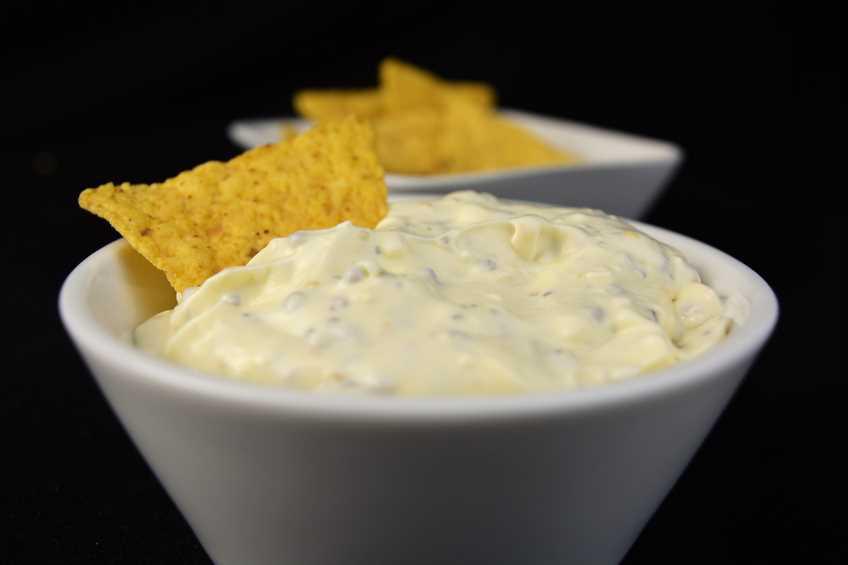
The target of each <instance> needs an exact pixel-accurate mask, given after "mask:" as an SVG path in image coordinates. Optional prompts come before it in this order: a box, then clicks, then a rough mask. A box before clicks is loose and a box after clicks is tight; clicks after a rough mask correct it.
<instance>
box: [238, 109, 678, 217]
mask: <svg viewBox="0 0 848 565" xmlns="http://www.w3.org/2000/svg"><path fill="white" fill-rule="evenodd" d="M501 113H502V114H503V116H504V117H506V118H508V119H510V120H513V121H515V122H516V123H518V124H521V125H522V126H524V127H526V128H528V129H530V130H532V131H534V132H535V133H536V134H538V135H539V136H540V137H542V138H543V139H545V140H547V141H548V142H549V143H551V144H552V145H555V146H558V147H562V148H564V149H568V150H570V151H573V152H575V153H577V154H578V155H580V156H581V157H582V159H583V162H581V163H579V164H576V165H568V166H553V167H527V168H521V169H512V170H506V171H498V172H488V173H465V174H455V175H431V176H410V175H396V174H387V175H386V184H388V186H389V188H390V189H391V190H392V192H393V193H395V194H398V193H400V192H427V193H446V192H453V191H454V190H478V191H480V192H490V193H492V194H494V195H495V196H499V197H501V198H512V199H519V200H534V201H536V202H547V203H550V204H557V205H561V206H579V207H584V206H585V207H589V208H598V209H600V210H604V211H605V212H609V213H610V214H616V215H619V216H624V217H626V218H639V217H641V216H642V215H643V214H644V213H645V212H646V211H647V210H648V208H649V207H650V205H651V204H652V203H653V202H654V200H656V198H657V196H659V194H660V192H661V190H662V188H663V187H664V186H665V184H666V183H667V181H668V180H669V179H670V178H671V176H672V174H673V173H674V171H675V170H676V169H677V167H678V165H679V164H680V162H681V161H682V158H683V156H682V151H681V150H680V148H679V147H677V146H676V145H674V144H671V143H668V142H665V141H660V140H656V139H649V138H645V137H638V136H635V135H629V134H625V133H621V132H615V131H611V130H606V129H601V128H597V127H594V126H589V125H585V124H579V123H576V122H570V121H565V120H560V119H556V118H550V117H545V116H538V115H534V114H530V113H527V112H521V111H516V110H503V111H502V112H501ZM284 125H288V126H291V127H293V128H295V129H296V130H299V131H302V130H304V129H306V128H308V127H309V122H308V121H306V120H303V119H298V118H277V119H265V120H242V121H237V122H233V123H232V124H230V126H229V128H228V134H229V137H230V139H231V140H232V141H233V142H234V143H235V144H236V145H238V146H240V147H243V148H245V149H246V148H250V147H256V146H258V145H264V144H266V143H273V142H275V141H277V140H279V136H280V130H281V128H282V127H283V126H284Z"/></svg>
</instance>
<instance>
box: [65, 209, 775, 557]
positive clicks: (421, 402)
mask: <svg viewBox="0 0 848 565" xmlns="http://www.w3.org/2000/svg"><path fill="white" fill-rule="evenodd" d="M640 227H642V228H643V229H644V230H645V231H647V232H648V233H650V234H652V235H653V236H655V237H657V238H659V239H661V240H662V241H665V242H667V243H669V244H671V245H673V246H675V247H677V248H678V249H680V250H681V251H682V252H683V253H685V255H686V256H687V257H688V258H689V259H690V260H691V261H692V262H693V263H694V264H695V265H696V266H698V268H699V269H700V270H701V272H702V274H703V275H704V277H705V279H706V280H707V281H708V282H709V283H710V284H712V285H713V286H714V287H716V288H717V289H718V290H719V291H724V292H731V291H736V292H739V293H741V295H742V296H743V297H744V298H745V299H746V300H747V301H748V303H749V312H748V316H747V320H746V321H745V323H744V324H743V325H741V326H739V327H735V328H734V330H733V331H732V332H731V334H730V335H729V336H728V338H727V339H726V340H725V341H724V342H723V343H721V344H720V345H718V346H717V347H716V348H714V349H712V350H710V351H708V352H707V353H706V354H704V355H703V356H701V357H699V358H697V359H694V360H692V361H689V362H685V363H681V364H679V365H677V366H674V367H671V368H669V369H667V370H664V371H661V372H657V373H654V374H650V375H646V376H643V377H641V378H636V379H634V380H631V381H628V382H623V383H619V384H613V385H608V386H604V387H600V388H596V389H592V390H582V391H577V392H564V393H556V394H541V395H526V396H512V397H506V398H462V399H460V398H454V399H399V398H361V397H347V396H329V395H320V394H309V393H297V392H290V391H286V390H283V389H276V388H267V387H262V386H257V385H251V384H246V383H239V382H235V381H231V380H227V379H223V378H220V379H219V378H216V377H210V376H207V375H203V374H200V373H198V372H196V371H193V370H191V369H187V368H183V367H179V366H176V365H173V364H171V363H169V362H167V361H164V360H161V359H157V358H154V357H151V356H148V355H146V354H144V353H142V352H141V351H139V350H136V349H134V348H133V347H132V346H131V345H130V343H129V342H128V340H127V336H128V334H129V332H130V330H131V329H132V328H133V327H134V326H135V325H136V324H138V323H139V322H141V321H142V320H144V319H145V318H147V317H148V316H150V315H152V314H153V313H155V312H156V311H158V310H161V309H163V308H167V307H169V306H170V303H171V302H173V293H172V291H171V290H170V288H169V287H168V286H167V284H166V283H165V281H164V278H163V277H162V276H161V275H160V274H159V273H158V272H157V271H155V270H154V269H153V268H152V267H150V266H149V265H148V264H147V263H146V262H145V261H144V260H143V259H141V258H140V257H139V256H138V255H136V254H135V252H133V251H132V250H131V249H130V248H129V247H128V245H127V244H126V243H124V242H123V241H116V242H114V243H112V244H110V245H107V246H106V247H104V248H102V249H100V250H99V251H97V252H96V253H94V254H93V255H91V256H90V257H89V258H88V259H86V260H85V261H83V262H82V263H81V264H80V265H79V266H78V267H77V268H76V269H75V270H74V271H73V272H72V273H71V274H70V276H68V278H67V280H66V281H65V284H64V286H63V288H62V292H61V296H60V311H61V316H62V320H63V322H64V324H65V327H66V328H67V330H68V332H69V333H70V335H71V337H72V338H73V341H74V343H75V344H76V346H77V347H78V348H79V350H80V352H81V353H82V356H83V358H84V359H85V361H86V363H87V364H88V366H89V367H90V369H91V371H92V373H93V374H94V376H95V378H96V379H97V382H98V383H99V385H100V387H101V389H102V390H103V392H104V394H105V395H106V398H107V399H108V401H109V403H110V404H111V406H112V408H113V409H114V411H115V413H116V414H117V415H118V417H119V418H120V420H121V422H122V423H123V425H124V426H125V427H126V429H127V431H128V432H129V434H130V436H131V437H132V439H133V441H134V442H135V443H136V445H137V446H138V448H139V450H140V451H141V453H142V454H143V455H144V457H145V458H146V460H147V461H148V462H149V464H150V466H151V467H152V468H153V470H154V471H155V473H156V475H157V476H158V477H159V479H160V480H161V482H162V484H163V485H164V487H165V489H166V490H167V491H168V493H169V494H170V496H171V497H172V498H173V499H174V501H175V502H176V504H177V506H178V507H179V509H180V510H181V511H182V512H183V514H184V515H185V517H186V519H187V520H188V523H189V524H190V525H191V527H192V528H193V529H194V532H195V533H196V534H197V536H198V538H199V539H200V542H201V543H202V544H203V547H204V548H205V549H206V551H207V552H208V553H209V555H210V556H211V557H212V559H213V560H214V561H215V562H217V563H237V564H253V563H257V564H259V563H292V564H297V565H301V564H310V565H317V564H321V565H328V564H341V563H344V564H367V565H375V564H384V563H385V564H407V563H422V564H427V565H432V564H435V563H462V564H463V565H472V564H486V565H491V564H493V563H498V564H500V563H504V564H506V563H516V564H521V565H528V564H534V563H545V564H547V563H557V564H567V563H575V564H581V565H588V564H612V563H616V562H618V561H619V560H620V559H621V558H622V557H623V556H624V554H625V552H626V551H627V549H628V548H629V547H630V545H631V544H632V543H633V541H634V540H635V539H636V537H637V535H638V534H639V532H640V530H641V529H642V527H643V526H644V524H645V523H646V522H647V520H648V518H649V517H650V516H651V514H652V513H653V512H654V510H655V509H656V508H657V506H658V505H659V503H660V501H661V500H662V499H663V497H664V496H665V495H666V493H667V492H668V491H669V489H670V488H671V487H672V485H673V484H674V482H675V480H676V479H677V477H678V476H679V475H680V473H681V472H682V471H683V469H684V467H685V466H686V464H687V463H688V462H689V460H690V459H691V457H692V455H693V454H694V453H695V451H696V449H697V448H698V446H699V445H700V444H701V442H702V440H703V439H704V437H705V436H706V434H707V433H708V431H709V430H710V428H711V427H712V425H713V423H714V422H715V420H716V418H717V417H718V416H719V414H720V412H721V411H722V410H723V408H724V407H725V405H726V404H727V402H728V400H729V399H730V397H731V395H732V394H733V392H734V390H735V389H736V387H737V386H738V385H739V383H740V381H741V380H742V378H743V376H744V375H745V373H746V371H747V370H748V367H749V366H750V365H751V363H752V361H753V360H754V358H755V356H756V355H757V353H758V352H759V350H760V349H761V348H762V346H763V344H764V342H765V341H766V339H767V338H768V336H769V334H770V333H771V331H772V329H773V327H774V324H775V322H776V320H777V312H778V307H777V301H776V299H775V296H774V294H773V293H772V291H771V289H770V288H769V287H768V285H767V284H766V283H765V282H764V281H763V280H762V279H761V278H760V277H759V276H758V275H757V274H756V273H754V272H753V271H751V270H750V269H749V268H747V267H746V266H745V265H743V264H742V263H740V262H738V261H736V260H735V259H733V258H731V257H729V256H727V255H725V254H724V253H722V252H720V251H717V250H716V249H713V248H711V247H709V246H707V245H704V244H702V243H699V242H697V241H694V240H692V239H689V238H687V237H684V236H681V235H677V234H674V233H671V232H668V231H665V230H661V229H657V228H652V227H649V226H644V225H641V226H640Z"/></svg>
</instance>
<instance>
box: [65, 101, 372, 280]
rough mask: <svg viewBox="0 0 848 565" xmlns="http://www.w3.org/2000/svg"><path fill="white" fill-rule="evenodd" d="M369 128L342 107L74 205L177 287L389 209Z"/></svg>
mask: <svg viewBox="0 0 848 565" xmlns="http://www.w3.org/2000/svg"><path fill="white" fill-rule="evenodd" d="M386 197H387V196H386V185H385V182H384V181H383V170H382V168H381V167H380V164H379V163H378V162H377V156H376V154H375V152H374V134H373V132H372V130H371V127H370V125H369V124H367V123H366V122H364V121H363V120H362V119H361V118H357V117H355V116H348V117H346V118H344V119H341V120H337V121H328V122H325V123H322V124H320V125H318V126H317V127H315V128H313V129H312V130H310V131H308V132H306V133H304V134H302V135H289V136H288V138H287V139H285V140H284V141H281V142H279V143H276V144H274V145H266V146H263V147H257V148H256V149H252V150H250V151H247V152H246V153H243V154H242V155H239V156H238V157H235V158H234V159H232V160H230V161H228V162H226V163H221V162H218V161H210V162H209V163H204V164H203V165H199V166H198V167H195V168H194V169H192V170H191V171H187V172H184V173H182V174H180V175H178V176H176V177H174V178H172V179H168V180H166V181H165V182H162V183H156V184H149V185H147V184H138V185H133V184H129V183H123V184H119V185H115V184H113V183H107V184H104V185H102V186H100V187H98V188H90V189H87V190H85V191H83V192H82V194H80V197H79V203H80V206H82V207H83V208H85V209H86V210H88V211H90V212H92V213H94V214H97V215H98V216H101V217H102V218H105V219H106V220H108V221H109V223H110V224H112V226H113V227H114V228H115V229H116V230H118V231H119V232H120V233H121V235H122V236H124V238H125V239H126V240H127V241H128V242H129V243H130V245H132V246H133V248H135V249H136V250H137V251H138V252H139V253H141V254H142V255H143V256H144V257H145V258H146V259H147V260H148V261H150V262H151V263H153V265H154V266H156V267H157V268H159V269H161V270H162V271H164V272H165V275H166V276H167V277H168V281H169V282H170V283H171V285H172V286H173V287H174V288H175V289H176V290H177V291H178V292H181V291H182V290H184V289H185V288H188V287H191V286H197V285H199V284H200V283H202V282H203V281H204V280H206V278H208V277H209V276H211V275H213V274H215V273H217V272H218V271H220V270H221V269H224V268H226V267H232V266H235V265H244V264H245V263H246V262H247V261H248V260H249V259H250V258H251V257H253V255H255V254H256V252H257V251H259V250H260V249H262V248H263V247H265V244H267V243H268V242H269V241H271V239H273V238H275V237H279V236H284V235H288V234H290V233H292V232H294V231H297V230H302V229H315V228H329V227H333V226H335V225H336V224H338V223H339V222H341V221H344V220H349V221H351V222H353V223H354V224H357V225H360V226H365V227H374V226H375V225H376V224H377V222H379V221H380V219H381V218H382V217H383V216H384V215H385V213H386V209H387V201H386Z"/></svg>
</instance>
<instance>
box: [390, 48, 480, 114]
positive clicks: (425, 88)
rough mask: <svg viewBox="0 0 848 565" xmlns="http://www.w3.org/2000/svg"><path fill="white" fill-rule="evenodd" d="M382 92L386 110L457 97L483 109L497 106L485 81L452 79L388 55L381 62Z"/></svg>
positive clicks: (430, 104)
mask: <svg viewBox="0 0 848 565" xmlns="http://www.w3.org/2000/svg"><path fill="white" fill-rule="evenodd" d="M379 72H380V92H381V93H382V95H383V109H384V111H385V112H387V113H393V112H404V111H408V110H415V109H421V108H425V107H436V108H439V107H442V106H444V105H445V104H449V103H451V102H452V101H454V100H459V101H465V102H467V103H469V104H471V105H474V106H479V107H480V108H484V109H492V108H494V106H495V91H494V89H493V88H492V87H491V86H489V85H487V84H484V83H476V82H453V83H452V82H449V81H445V80H442V79H440V78H439V77H437V76H436V75H434V74H433V73H431V72H428V71H425V70H423V69H419V68H418V67H415V66H413V65H410V64H408V63H404V62H403V61H400V60H398V59H395V58H392V57H389V58H387V59H384V60H383V62H381V63H380V71H379Z"/></svg>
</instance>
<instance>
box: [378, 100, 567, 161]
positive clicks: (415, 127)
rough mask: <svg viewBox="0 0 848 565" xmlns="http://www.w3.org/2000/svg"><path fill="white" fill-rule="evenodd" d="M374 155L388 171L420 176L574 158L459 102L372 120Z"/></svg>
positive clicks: (469, 105)
mask: <svg viewBox="0 0 848 565" xmlns="http://www.w3.org/2000/svg"><path fill="white" fill-rule="evenodd" d="M374 127H375V131H376V133H377V155H378V156H379V157H380V162H381V163H382V164H383V166H384V167H385V168H386V170H387V171H392V172H398V173H403V174H413V175H425V174H446V173H463V172H469V171H489V170H497V169H509V168H515V167H532V166H544V165H554V164H568V163H574V162H575V161H577V159H576V157H575V156H574V155H572V154H569V153H567V152H565V151H562V150H560V149H558V148H554V147H552V146H550V145H548V144H547V143H545V142H544V141H542V140H541V139H539V138H538V137H537V136H535V135H534V134H532V133H531V132H529V131H527V130H525V129H524V128H522V127H520V126H518V125H516V124H513V123H512V122H510V121H508V120H506V119H503V118H500V117H498V116H497V115H496V114H495V113H494V112H490V111H486V110H484V109H481V108H480V107H478V106H475V105H472V104H468V103H466V102H464V101H454V102H453V103H451V104H448V105H447V106H445V108H443V109H441V110H436V109H432V108H431V109H418V110H408V111H406V112H401V113H397V114H388V115H385V116H382V117H381V118H379V119H378V120H375V122H374Z"/></svg>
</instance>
